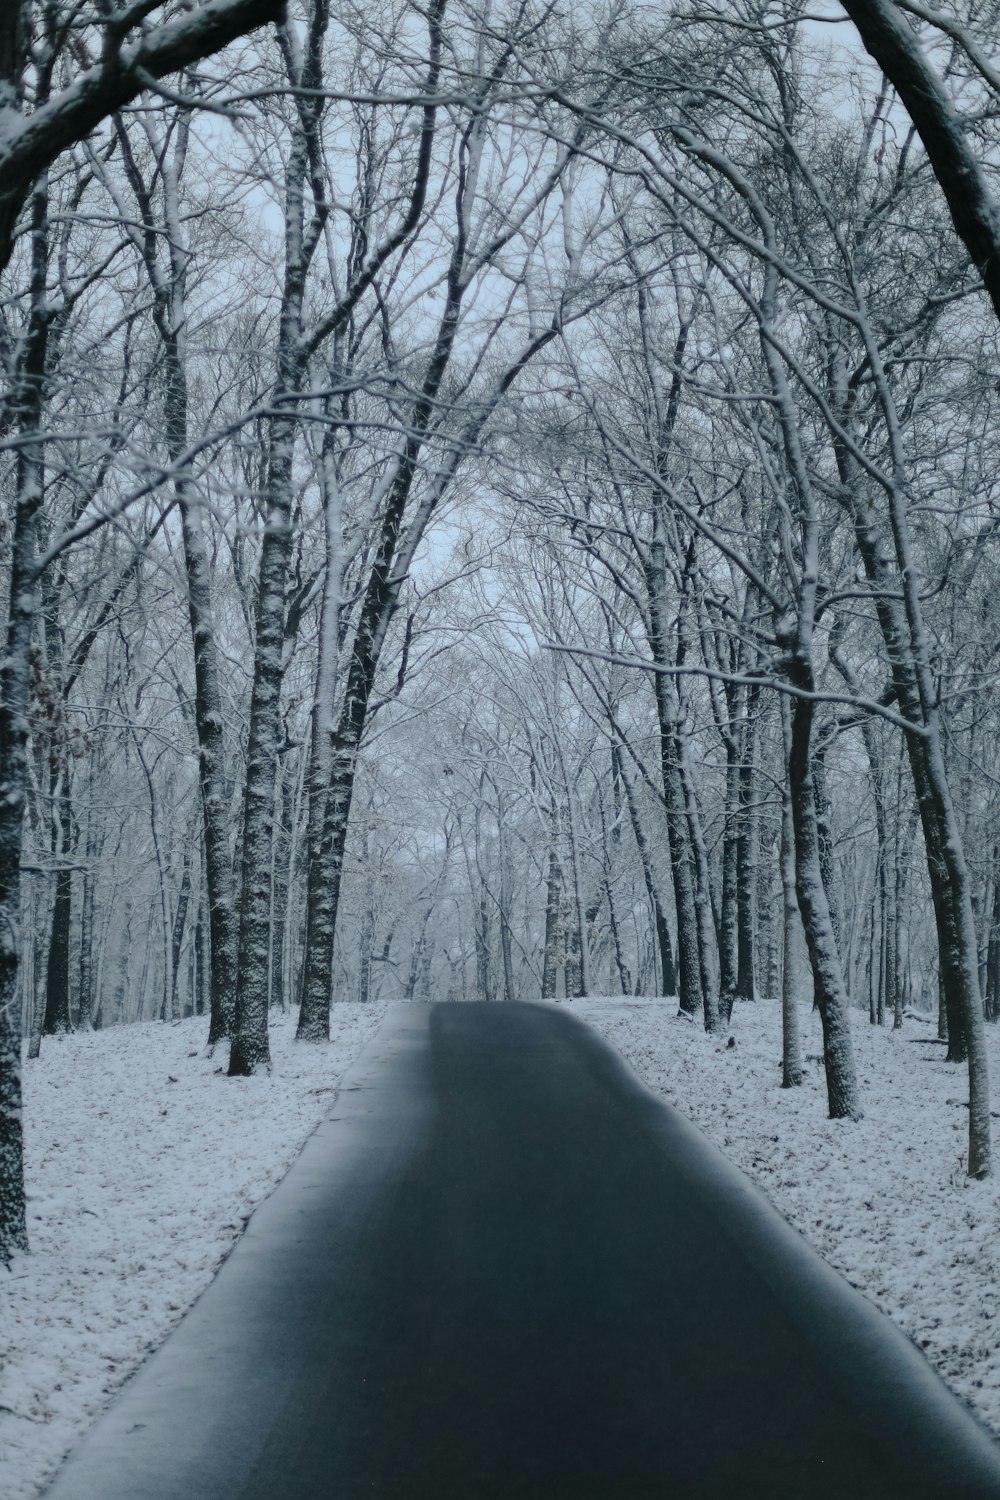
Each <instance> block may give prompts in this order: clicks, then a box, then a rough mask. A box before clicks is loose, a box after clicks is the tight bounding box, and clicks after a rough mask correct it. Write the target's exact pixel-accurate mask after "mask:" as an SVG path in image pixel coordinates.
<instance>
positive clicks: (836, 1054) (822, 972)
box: [788, 655, 861, 1120]
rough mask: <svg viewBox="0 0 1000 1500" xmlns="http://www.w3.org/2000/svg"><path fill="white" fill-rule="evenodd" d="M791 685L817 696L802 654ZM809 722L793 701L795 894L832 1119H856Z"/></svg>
mask: <svg viewBox="0 0 1000 1500" xmlns="http://www.w3.org/2000/svg"><path fill="white" fill-rule="evenodd" d="M789 680H790V681H791V682H792V683H793V684H794V685H795V686H796V687H798V688H800V689H801V690H802V691H803V693H807V694H809V695H811V694H812V693H813V692H814V691H815V683H814V681H813V676H812V669H811V666H810V665H809V663H808V662H807V661H804V660H803V658H802V657H801V655H797V656H796V658H794V659H793V662H792V663H791V664H790V671H789ZM812 721H813V702H812V697H811V696H809V697H802V698H797V699H796V701H795V706H794V708H793V710H792V734H791V752H790V755H789V760H788V784H789V796H790V800H791V805H792V822H793V826H794V830H795V884H796V894H797V896H798V903H799V911H800V912H801V914H802V925H803V927H804V929H805V934H806V944H807V946H808V948H809V958H810V962H811V964H812V972H813V985H814V991H815V997H816V1006H817V1009H818V1010H819V1013H820V1019H821V1021H822V1023H823V1063H824V1067H825V1069H826V1088H827V1100H828V1104H829V1110H830V1118H831V1119H832V1120H837V1119H844V1118H846V1119H849V1120H859V1119H860V1118H861V1101H860V1095H859V1093H858V1086H857V1080H856V1077H855V1073H854V1059H853V1053H852V1049H851V1032H850V1025H849V1020H848V1006H847V991H846V990H845V988H844V980H843V974H842V971H841V967H840V957H839V955H838V953H837V940H836V938H835V937H834V933H833V924H832V923H831V921H830V910H829V907H828V906H827V901H826V892H825V890H824V889H823V876H822V871H821V870H820V862H819V836H818V832H817V828H816V801H815V796H814V792H813V784H812V768H811V766H810V744H809V741H810V737H811V733H812Z"/></svg>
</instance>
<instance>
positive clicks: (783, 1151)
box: [572, 999, 1000, 1434]
mask: <svg viewBox="0 0 1000 1500" xmlns="http://www.w3.org/2000/svg"><path fill="white" fill-rule="evenodd" d="M572 1011H573V1013H574V1014H575V1015H578V1016H580V1017H582V1018H583V1019H585V1020H586V1021H588V1022H589V1023H590V1025H591V1026H593V1027H594V1028H595V1030H597V1031H599V1032H600V1033H601V1034H602V1035H603V1036H604V1037H605V1038H606V1039H607V1040H608V1041H609V1042H610V1043H611V1044H612V1046H614V1047H615V1048H617V1050H618V1051H619V1052H620V1053H621V1054H622V1056H623V1057H624V1058H625V1059H626V1060H627V1061H628V1062H629V1063H630V1064H631V1065H632V1067H633V1068H634V1069H635V1071H636V1072H637V1073H638V1074H639V1076H640V1078H642V1080H643V1082H644V1083H646V1084H647V1085H648V1087H649V1088H651V1089H652V1090H653V1091H654V1092H655V1093H658V1094H660V1095H662V1096H663V1097H664V1098H666V1099H668V1100H669V1101H670V1103H671V1104H674V1105H676V1106H677V1108H678V1109H680V1110H681V1111H682V1112H683V1113H684V1114H685V1115H686V1116H687V1117H688V1119H690V1120H692V1121H693V1122H694V1123H695V1124H696V1125H697V1126H699V1127H700V1129H701V1130H703V1131H704V1133H705V1134H706V1135H707V1136H708V1137H709V1139H710V1140H712V1141H714V1142H715V1144H716V1145H717V1146H720V1147H721V1148H722V1149H723V1150H724V1151H725V1153H726V1155H727V1156H728V1157H729V1158H730V1159H731V1160H732V1161H734V1162H735V1163H736V1165H737V1166H738V1167H740V1168H742V1170H743V1171H744V1172H746V1173H747V1175H748V1176H749V1177H751V1178H752V1179H753V1180H754V1181H755V1182H756V1183H757V1185H758V1186H759V1187H760V1188H761V1189H762V1190H763V1191H764V1192H765V1193H766V1194H767V1196H768V1197H769V1198H770V1199H771V1201H772V1202H773V1203H774V1204H775V1205H776V1207H777V1208H778V1209H780V1211H781V1212H782V1213H783V1214H784V1215H785V1217H786V1218H787V1219H789V1220H790V1221H791V1222H792V1223H793V1224H794V1225H795V1226H796V1228H797V1229H799V1230H800V1231H801V1232H802V1234H803V1235H804V1236H805V1238H806V1239H807V1240H809V1242H810V1243H811V1244H812V1245H813V1246H814V1247H815V1248H816V1249H817V1250H819V1251H820V1253H821V1254H822V1255H823V1256H825V1258H826V1259H827V1260H828V1261H829V1262H830V1264H831V1265H833V1266H836V1267H837V1269H838V1270H840V1271H842V1272H843V1273H844V1274H845V1276H846V1277H847V1279H848V1280H849V1281H850V1282H851V1283H852V1284H853V1285H854V1286H856V1287H858V1288H860V1290H861V1291H863V1292H864V1293H865V1294H866V1295H867V1296H868V1297H869V1298H870V1299H871V1300H872V1301H873V1302H874V1303H875V1304H876V1305H877V1306H878V1307H880V1308H881V1309H882V1311H883V1312H885V1313H887V1314H888V1315H889V1317H890V1318H892V1319H893V1321H894V1322H895V1323H897V1324H898V1326H899V1327H900V1328H902V1329H904V1330H905V1331H906V1333H908V1334H909V1335H910V1337H911V1338H912V1339H913V1340H914V1341H915V1342H916V1343H917V1344H918V1345H919V1346H920V1348H922V1349H923V1350H924V1352H925V1353H926V1355H927V1357H928V1359H929V1360H930V1361H931V1363H932V1364H933V1365H934V1366H935V1367H936V1369H937V1370H938V1372H939V1373H940V1374H941V1375H942V1376H943V1377H944V1379H945V1380H946V1381H947V1382H948V1384H949V1385H950V1386H951V1387H952V1389H953V1390H954V1391H956V1392H957V1393H958V1394H959V1395H960V1396H961V1397H963V1398H964V1400H965V1401H967V1402H968V1404H969V1405H970V1406H971V1407H972V1408H973V1410H974V1411H976V1412H977V1413H978V1415H979V1416H980V1417H981V1418H982V1420H983V1421H985V1422H987V1423H988V1424H989V1425H990V1426H991V1427H992V1428H993V1430H994V1432H996V1433H998V1434H1000V1162H998V1163H997V1164H996V1167H995V1173H996V1175H994V1177H993V1178H992V1179H991V1180H990V1181H989V1182H979V1183H977V1182H970V1181H969V1179H968V1178H967V1177H966V1176H965V1144H966V1133H967V1129H968V1114H967V1110H966V1108H965V1107H964V1104H963V1100H964V1099H965V1097H966V1091H967V1082H966V1078H965V1073H964V1069H963V1068H959V1067H955V1066H953V1065H950V1064H948V1063H946V1062H945V1061H944V1047H943V1046H941V1045H939V1044H937V1043H936V1042H935V1041H933V1038H934V1037H935V1035H936V1032H935V1030H934V1029H933V1028H932V1027H930V1026H928V1025H924V1024H921V1023H920V1022H917V1021H912V1020H908V1021H907V1022H906V1023H905V1026H904V1029H903V1030H902V1031H901V1032H892V1031H891V1030H881V1029H879V1028H878V1027H874V1026H870V1025H869V1024H868V1021H867V1017H866V1016H864V1015H862V1014H861V1013H860V1012H857V1011H855V1012H852V1022H853V1028H852V1029H853V1033H854V1042H855V1056H856V1061H857V1066H858V1072H859V1074H860V1078H861V1084H862V1088H863V1094H864V1108H865V1118H864V1119H863V1120H861V1121H860V1122H859V1123H856V1124H854V1123H850V1122H847V1121H843V1120H838V1121H833V1120H829V1119H827V1118H826V1114H825V1110H826V1105H825V1089H824V1081H823V1068H822V1063H821V1061H820V1054H821V1049H822V1041H821V1033H820V1027H819V1019H818V1016H815V1015H813V1014H812V1013H811V1012H810V1011H809V1010H807V1009H805V1008H803V1009H802V1011H801V1026H802V1042H803V1052H804V1053H805V1054H806V1056H807V1057H808V1058H809V1061H808V1063H807V1073H806V1078H805V1082H804V1085H803V1087H802V1088H799V1089H782V1088H781V1087H780V1085H781V1067H780V1058H781V1011H780V1007H779V1006H778V1004H777V1003H776V1002H773V1001H766V1000H765V1001H761V1002H759V1003H758V1004H756V1005H741V1006H739V1007H737V1009H736V1011H735V1013H734V1016H733V1024H732V1026H731V1027H730V1031H729V1032H725V1033H723V1034H722V1037H721V1039H720V1038H718V1037H716V1038H710V1037H708V1036H707V1035H706V1034H705V1032H704V1030H703V1029H702V1028H701V1026H699V1025H697V1024H693V1023H692V1022H690V1021H688V1020H686V1019H678V1016H677V1004H676V1001H623V1000H621V999H610V1000H584V1001H577V1002H574V1003H573V1005H572ZM987 1033H988V1045H989V1050H990V1058H991V1069H992V1072H991V1079H992V1083H993V1093H994V1107H995V1108H996V1107H997V1105H996V1101H997V1099H998V1098H1000V1027H996V1026H990V1027H987ZM730 1034H732V1035H733V1036H734V1037H735V1040H736V1045H735V1047H732V1048H730V1047H728V1046H727V1045H726V1042H727V1039H728V1036H729V1035H730ZM994 1143H995V1151H996V1152H997V1153H998V1154H1000V1130H997V1129H996V1127H995V1128H994Z"/></svg>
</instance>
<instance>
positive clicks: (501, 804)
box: [497, 787, 517, 1000]
mask: <svg viewBox="0 0 1000 1500" xmlns="http://www.w3.org/2000/svg"><path fill="white" fill-rule="evenodd" d="M497 842H498V855H499V860H500V958H501V962H502V964H503V997H504V999H505V1000H516V998H517V995H516V992H515V987H514V953H513V934H512V932H511V924H510V918H511V909H512V906H513V901H514V891H513V881H512V878H511V860H510V847H509V843H510V835H509V833H508V830H507V799H506V798H505V796H504V794H503V791H502V790H501V789H500V788H499V787H498V788H497Z"/></svg>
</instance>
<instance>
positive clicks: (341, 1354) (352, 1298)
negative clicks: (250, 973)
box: [50, 1005, 1000, 1500]
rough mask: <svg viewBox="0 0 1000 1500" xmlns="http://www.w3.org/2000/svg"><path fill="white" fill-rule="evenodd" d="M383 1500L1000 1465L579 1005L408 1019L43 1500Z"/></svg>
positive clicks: (863, 1494) (902, 1483)
mask: <svg viewBox="0 0 1000 1500" xmlns="http://www.w3.org/2000/svg"><path fill="white" fill-rule="evenodd" d="M860 1166H861V1169H862V1170H863V1164H860ZM373 1496H374V1497H384V1500H390V1497H391V1500H500V1497H504V1500H647V1497H649V1500H652V1497H654V1496H655V1497H657V1500H756V1497H761V1500H765V1497H766V1500H825V1497H830V1500H833V1497H836V1500H896V1497H899V1500H973V1497H975V1500H985V1497H994V1500H1000V1448H997V1447H996V1446H995V1445H994V1444H993V1443H992V1442H991V1441H990V1440H989V1439H988V1438H987V1437H986V1435H985V1433H984V1432H983V1431H982V1429H980V1428H979V1427H978V1426H977V1425H976V1423H975V1422H973V1421H972V1419H971V1418H970V1417H968V1416H967V1415H966V1413H965V1412H964V1410H963V1409H961V1408H960V1407H959V1405H958V1403H957V1402H956V1401H955V1400H954V1399H953V1398H952V1397H951V1396H950V1395H949V1394H948V1392H947V1391H946V1390H945V1388H944V1386H943V1385H941V1384H940V1382H939V1381H938V1380H937V1378H936V1377H935V1376H934V1375H933V1374H932V1372H931V1371H930V1369H929V1368H928V1366H927V1365H926V1363H925V1361H924V1360H923V1358H922V1356H921V1355H920V1354H919V1353H918V1352H917V1351H916V1350H915V1349H914V1348H913V1347H912V1346H911V1345H910V1344H909V1343H908V1342H907V1340H905V1339H904V1338H903V1337H902V1336H901V1335H899V1334H898V1333H896V1332H895V1330H894V1329H893V1328H892V1327H891V1326H890V1325H889V1323H888V1322H887V1321H886V1320H884V1319H883V1318H881V1316H880V1315H879V1314H877V1313H876V1312H875V1311H874V1310H873V1309H871V1308H870V1307H869V1306H868V1304H867V1303H865V1302H864V1301H863V1300H862V1299H861V1298H860V1297H858V1296H857V1295H856V1294H855V1293H854V1292H852V1291H851V1289H850V1288H849V1287H848V1286H847V1284H846V1282H844V1281H842V1280H841V1279H840V1278H839V1277H838V1276H836V1275H835V1274H834V1273H833V1272H831V1271H830V1270H828V1269H827V1268H826V1267H825V1266H824V1264H823V1263H822V1262H821V1261H820V1260H819V1258H818V1257H816V1256H815V1255H813V1253H812V1252H811V1251H810V1250H808V1248H807V1247H806V1246H805V1245H804V1243H803V1242H802V1240H801V1239H800V1238H799V1237H798V1236H797V1235H796V1234H795V1233H794V1232H793V1231H792V1230H790V1229H789V1228H788V1226H787V1225H786V1224H785V1223H784V1221H783V1220H781V1219H780V1218H779V1217H778V1215H777V1214H775V1213H774V1211H773V1210H772V1209H770V1208H769V1207H768V1205H767V1204H766V1203H765V1201H764V1200H763V1199H762V1198H761V1197H760V1195H759V1194H758V1193H757V1192H756V1190H755V1189H754V1188H753V1187H752V1186H751V1185H750V1184H749V1183H748V1182H747V1180H746V1179H745V1178H744V1177H742V1176H741V1174H740V1173H738V1172H737V1171H736V1170H735V1169H734V1168H733V1167H731V1166H730V1165H729V1164H728V1163H726V1162H725V1161H724V1159H723V1158H722V1157H721V1156H720V1155H719V1154H718V1153H717V1152H715V1150H714V1149H713V1148H712V1147H710V1146H709V1145H708V1144H707V1143H706V1142H705V1141H704V1140H703V1138H702V1137H701V1136H700V1135H699V1134H698V1133H697V1132H696V1131H695V1130H694V1129H693V1128H692V1127H691V1126H690V1125H689V1124H687V1123H686V1122H685V1121H684V1120H683V1119H681V1117H680V1116H678V1115H677V1114H676V1113H675V1112H674V1111H672V1110H670V1109H669V1108H667V1107H665V1106H663V1105H662V1104H660V1103H659V1102H658V1101H656V1100H655V1099H653V1097H652V1096H651V1095H650V1094H648V1093H647V1092H646V1091H645V1090H644V1089H643V1088H642V1086H641V1085H640V1084H639V1083H638V1081H637V1080H636V1079H635V1077H634V1075H633V1074H632V1073H631V1072H630V1071H629V1070H628V1069H627V1068H626V1067H625V1066H624V1064H623V1063H622V1062H621V1060H620V1059H619V1058H618V1057H617V1055H616V1054H615V1053H614V1052H613V1051H612V1050H611V1049H609V1048H608V1047H606V1046H605V1045H604V1043H603V1042H601V1041H600V1040H599V1039H598V1038H597V1037H596V1036H595V1035H594V1034H593V1033H591V1032H590V1031H588V1030H587V1029H586V1028H585V1027H584V1026H582V1025H581V1024H580V1023H578V1022H576V1021H574V1020H573V1019H572V1017H571V1015H570V1014H568V1013H567V1010H566V1009H563V1008H555V1007H542V1006H531V1005H435V1006H418V1005H411V1006H397V1007H394V1008H393V1009H392V1010H391V1011H390V1014H389V1017H388V1018H387V1021H386V1023H385V1024H384V1026H383V1027H382V1028H381V1030H380V1032H379V1034H378V1035H377V1037H376V1038H375V1039H374V1041H373V1042H371V1043H370V1044H369V1046H368V1047H367V1048H366V1050H365V1052H364V1053H363V1054H362V1057H361V1058H360V1059H359V1061H358V1063H357V1064H356V1065H355V1067H354V1069H353V1070H352V1072H351V1074H350V1075H349V1077H348V1079H347V1080H345V1087H344V1088H343V1089H342V1090H341V1092H340V1094H339V1096H338V1100H337V1104H336V1107H335V1109H334V1112H333V1116H332V1118H331V1119H330V1120H329V1121H328V1122H326V1123H325V1124H324V1125H322V1126H321V1127H320V1129H319V1131H317V1133H316V1134H315V1136H313V1137H312V1139H311V1140H310V1142H309V1144H308V1145H307V1147H306V1149H305V1151H304V1152H303V1154H302V1156H301V1157H300V1158H299V1160H298V1162H297V1163H296V1165H295V1166H294V1167H293V1168H292V1170H291V1172H290V1173H289V1174H288V1176H287V1177H286V1178H285V1180H284V1182H283V1183H282V1184H281V1186H280V1187H279V1188H278V1189H277V1190H276V1192H275V1193H274V1194H273V1195H272V1196H271V1198H270V1199H269V1200H268V1201H267V1202H266V1203H265V1204H264V1205H262V1207H261V1208H260V1209H258V1211H257V1213H256V1214H255V1215H254V1217H253V1219H252V1220H251V1222H250V1225H249V1228H248V1230H247V1232H246V1234H245V1235H244V1236H243V1238H242V1240H241V1241H240V1243H239V1244H238V1245H237V1247H236V1249H235V1250H234V1252H233V1254H232V1255H231V1256H230V1257H229V1259H228V1260H227V1262H226V1263H225V1265H224V1266H223V1267H222V1270H221V1271H220V1273H219V1275H218V1276H217V1277H216V1279H215V1281H214V1282H213V1284H212V1286H211V1287H210V1288H209V1290H208V1291H207V1292H206V1293H205V1295H204V1296H203V1297H202V1298H201V1299H200V1301H199V1302H198V1303H197V1304H196V1305H195V1307H194V1309H193V1310H192V1311H191V1312H190V1313H189V1314H188V1316H187V1317H186V1318H185V1319H184V1321H183V1323H182V1324H181V1325H180V1327H179V1328H178V1330H177V1331H176V1332H175V1333H174V1334H173V1335H172V1336H171V1337H170V1338H169V1339H168V1340H167V1342H166V1344H165V1345H164V1346H163V1348H162V1349H161V1350H160V1351H159V1352H158V1353H157V1354H156V1355H154V1356H153V1358H152V1359H151V1360H149V1361H148V1363H147V1364H146V1365H145V1366H144V1367H143V1369H142V1370H141V1371H140V1372H139V1374H138V1375H137V1377H136V1378H135V1379H134V1380H133V1381H132V1382H131V1383H130V1385H129V1386H128V1387H127V1388H126V1391H125V1392H124V1393H123V1395H122V1397H121V1398H120V1399H119V1400H118V1402H117V1403H116V1404H115V1406H114V1407H113V1408H112V1409H111V1411H110V1412H109V1413H108V1414H107V1415H106V1416H105V1418H103V1419H102V1421H101V1423H99V1424H98V1426H97V1428H96V1429H95V1430H94V1432H93V1433H92V1435H91V1436H90V1438H89V1439H87V1441H86V1442H85V1443H84V1445H83V1447H82V1449H81V1451H80V1452H79V1453H78V1454H77V1455H76V1457H75V1458H74V1459H72V1460H71V1461H70V1463H69V1464H68V1465H67V1467H66V1468H65V1469H64V1470H63V1472H62V1474H61V1476H60V1478H59V1479H58V1480H57V1482H56V1485H55V1487H54V1488H53V1489H52V1490H51V1492H50V1500H237V1497H239V1500H361V1497H373Z"/></svg>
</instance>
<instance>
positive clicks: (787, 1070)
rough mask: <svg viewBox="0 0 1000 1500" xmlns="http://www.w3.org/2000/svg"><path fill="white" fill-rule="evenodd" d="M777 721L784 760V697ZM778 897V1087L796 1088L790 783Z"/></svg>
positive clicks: (787, 712) (787, 737) (796, 920)
mask: <svg viewBox="0 0 1000 1500" xmlns="http://www.w3.org/2000/svg"><path fill="white" fill-rule="evenodd" d="M781 721H782V730H783V739H784V745H785V756H786V760H787V758H788V757H790V755H791V748H792V716H791V709H790V707H789V704H788V700H787V699H782V703H781ZM779 859H780V864H781V896H782V913H783V916H784V925H783V931H784V938H783V944H782V966H781V1087H782V1088H783V1089H794V1088H799V1087H800V1085H801V1083H802V1047H801V1043H800V1040H799V1007H798V997H797V995H796V992H795V989H796V987H795V953H796V946H797V945H796V936H797V934H798V932H799V931H801V928H800V921H801V918H800V917H799V903H798V897H797V894H796V889H795V827H794V821H793V818H792V794H791V785H790V783H789V782H788V781H786V783H785V788H784V793H783V795H782V798H781V850H780V855H779Z"/></svg>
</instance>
